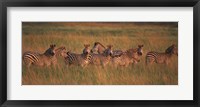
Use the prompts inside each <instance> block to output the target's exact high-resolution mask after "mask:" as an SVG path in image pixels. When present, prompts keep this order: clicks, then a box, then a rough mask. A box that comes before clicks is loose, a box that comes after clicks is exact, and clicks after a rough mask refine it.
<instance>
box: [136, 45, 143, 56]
mask: <svg viewBox="0 0 200 107" xmlns="http://www.w3.org/2000/svg"><path fill="white" fill-rule="evenodd" d="M143 47H144V45H138V49H137V54H138V55H140V56H142V54H143V50H142V48H143Z"/></svg>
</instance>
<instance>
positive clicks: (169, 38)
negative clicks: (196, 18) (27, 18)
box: [22, 23, 178, 85]
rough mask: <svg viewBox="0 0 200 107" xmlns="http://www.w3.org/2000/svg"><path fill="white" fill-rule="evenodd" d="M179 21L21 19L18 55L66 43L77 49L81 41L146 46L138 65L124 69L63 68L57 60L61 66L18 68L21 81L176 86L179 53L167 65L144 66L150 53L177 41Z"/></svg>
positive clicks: (119, 45) (72, 49) (63, 64)
mask: <svg viewBox="0 0 200 107" xmlns="http://www.w3.org/2000/svg"><path fill="white" fill-rule="evenodd" d="M176 25H177V23H23V24H22V32H23V35H22V53H24V52H25V51H35V52H39V53H43V52H44V51H45V50H46V49H47V48H48V47H49V45H50V44H56V45H57V46H58V47H59V46H65V47H66V49H67V50H70V51H72V52H75V53H81V52H82V49H83V48H84V46H83V45H84V44H90V45H91V48H92V46H93V44H94V42H96V41H98V42H101V43H102V44H104V45H108V44H112V45H113V46H114V47H113V48H114V50H115V49H121V50H126V49H130V48H137V46H138V45H139V44H143V45H144V54H143V56H142V58H141V61H140V62H139V63H138V64H135V65H130V66H128V67H112V66H107V67H105V68H103V67H101V66H92V65H89V66H87V67H85V68H82V67H79V66H70V67H69V66H67V65H65V63H64V59H63V58H59V60H58V63H59V66H58V67H57V68H53V67H37V66H31V67H30V68H29V69H27V68H26V67H25V66H24V65H23V66H22V67H23V70H22V84H23V85H32V84H34V85H51V84H52V85H165V84H168V85H176V84H178V57H177V56H173V59H172V61H171V63H170V64H169V65H168V66H166V65H164V64H153V65H151V66H146V65H145V55H146V53H147V52H149V51H157V52H164V51H165V49H166V48H167V47H169V46H170V45H171V44H176V45H178V28H177V26H176Z"/></svg>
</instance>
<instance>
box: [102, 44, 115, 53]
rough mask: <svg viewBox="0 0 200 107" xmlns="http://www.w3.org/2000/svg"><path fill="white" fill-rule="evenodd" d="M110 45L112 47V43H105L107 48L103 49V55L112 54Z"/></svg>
mask: <svg viewBox="0 0 200 107" xmlns="http://www.w3.org/2000/svg"><path fill="white" fill-rule="evenodd" d="M112 47H113V45H107V49H106V50H104V52H103V54H104V55H105V56H113V51H112Z"/></svg>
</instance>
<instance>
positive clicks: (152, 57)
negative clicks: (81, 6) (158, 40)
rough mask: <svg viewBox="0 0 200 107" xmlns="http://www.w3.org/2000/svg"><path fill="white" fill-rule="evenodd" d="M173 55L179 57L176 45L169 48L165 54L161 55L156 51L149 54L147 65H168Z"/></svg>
mask: <svg viewBox="0 0 200 107" xmlns="http://www.w3.org/2000/svg"><path fill="white" fill-rule="evenodd" d="M173 54H175V55H177V56H178V49H177V47H176V46H175V45H174V44H173V45H171V46H170V47H168V48H167V49H166V50H165V52H164V53H159V52H154V51H151V52H148V53H147V55H146V64H149V63H150V64H151V63H159V64H161V63H165V64H168V63H169V62H170V59H171V57H172V55H173Z"/></svg>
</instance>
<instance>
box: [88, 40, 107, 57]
mask: <svg viewBox="0 0 200 107" xmlns="http://www.w3.org/2000/svg"><path fill="white" fill-rule="evenodd" d="M105 49H106V48H105V47H104V46H103V45H102V44H101V43H100V42H95V43H94V46H93V48H92V49H91V53H95V52H98V53H99V54H101V53H103V51H104V50H105Z"/></svg>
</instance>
